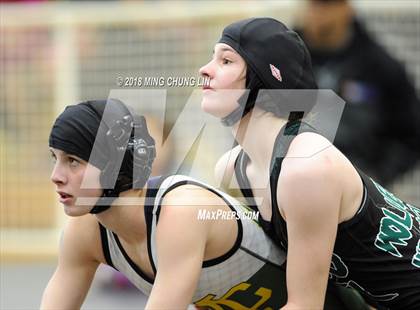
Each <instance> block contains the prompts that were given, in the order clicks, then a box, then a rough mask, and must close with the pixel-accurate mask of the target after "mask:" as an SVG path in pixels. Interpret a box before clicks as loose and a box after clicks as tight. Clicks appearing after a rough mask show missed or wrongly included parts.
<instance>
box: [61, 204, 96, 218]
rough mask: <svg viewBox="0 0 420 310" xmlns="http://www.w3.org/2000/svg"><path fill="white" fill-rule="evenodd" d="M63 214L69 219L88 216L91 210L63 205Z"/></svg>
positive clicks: (85, 207) (87, 207)
mask: <svg viewBox="0 0 420 310" xmlns="http://www.w3.org/2000/svg"><path fill="white" fill-rule="evenodd" d="M63 207H64V213H65V214H66V215H68V216H71V217H78V216H82V215H85V214H88V213H89V212H90V210H92V206H80V205H75V204H63Z"/></svg>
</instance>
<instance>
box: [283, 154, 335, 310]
mask: <svg viewBox="0 0 420 310" xmlns="http://www.w3.org/2000/svg"><path fill="white" fill-rule="evenodd" d="M330 155H331V154H330V152H328V151H326V152H321V153H320V154H317V155H315V156H312V157H310V158H301V159H297V158H295V159H290V160H285V161H284V162H283V169H282V174H281V175H280V177H279V184H278V187H277V199H278V201H279V202H280V204H279V208H280V209H281V210H282V212H283V217H284V218H285V219H286V223H287V235H288V251H287V269H286V277H287V293H288V300H287V304H286V305H285V306H284V307H283V308H282V309H284V310H285V309H323V305H324V300H325V292H326V287H327V281H328V274H329V269H330V263H331V256H332V251H333V248H334V243H335V238H336V233H337V225H338V222H339V209H340V203H341V198H342V192H341V191H342V189H341V188H340V184H341V182H340V180H339V173H337V169H338V167H337V166H336V165H335V164H334V159H333V158H332V157H333V156H332V157H331V156H330Z"/></svg>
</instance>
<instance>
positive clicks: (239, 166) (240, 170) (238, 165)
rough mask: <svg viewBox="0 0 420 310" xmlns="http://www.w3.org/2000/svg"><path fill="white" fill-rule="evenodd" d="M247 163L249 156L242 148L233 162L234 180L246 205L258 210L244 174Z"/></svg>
mask: <svg viewBox="0 0 420 310" xmlns="http://www.w3.org/2000/svg"><path fill="white" fill-rule="evenodd" d="M248 163H249V156H248V154H247V153H245V151H244V150H243V149H242V150H241V151H240V152H239V154H238V156H237V157H236V160H235V163H234V171H235V177H236V181H237V182H238V185H239V188H240V190H241V193H242V196H243V197H244V198H245V200H246V202H247V205H248V206H249V207H251V208H252V209H254V210H258V207H257V204H256V202H255V199H254V195H253V193H252V188H251V184H250V182H249V180H248V177H247V175H246V167H247V165H248Z"/></svg>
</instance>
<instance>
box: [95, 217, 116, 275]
mask: <svg viewBox="0 0 420 310" xmlns="http://www.w3.org/2000/svg"><path fill="white" fill-rule="evenodd" d="M98 225H99V231H100V233H101V244H102V251H103V253H104V257H105V261H106V263H107V264H108V265H109V266H111V267H112V268H114V269H116V268H115V267H114V264H113V263H112V259H111V253H110V251H109V243H108V234H107V231H106V228H105V227H104V226H103V225H102V224H101V223H99V222H98Z"/></svg>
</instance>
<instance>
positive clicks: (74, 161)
mask: <svg viewBox="0 0 420 310" xmlns="http://www.w3.org/2000/svg"><path fill="white" fill-rule="evenodd" d="M69 163H70V166H72V167H77V166H79V164H80V160H78V159H77V158H74V157H69Z"/></svg>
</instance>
